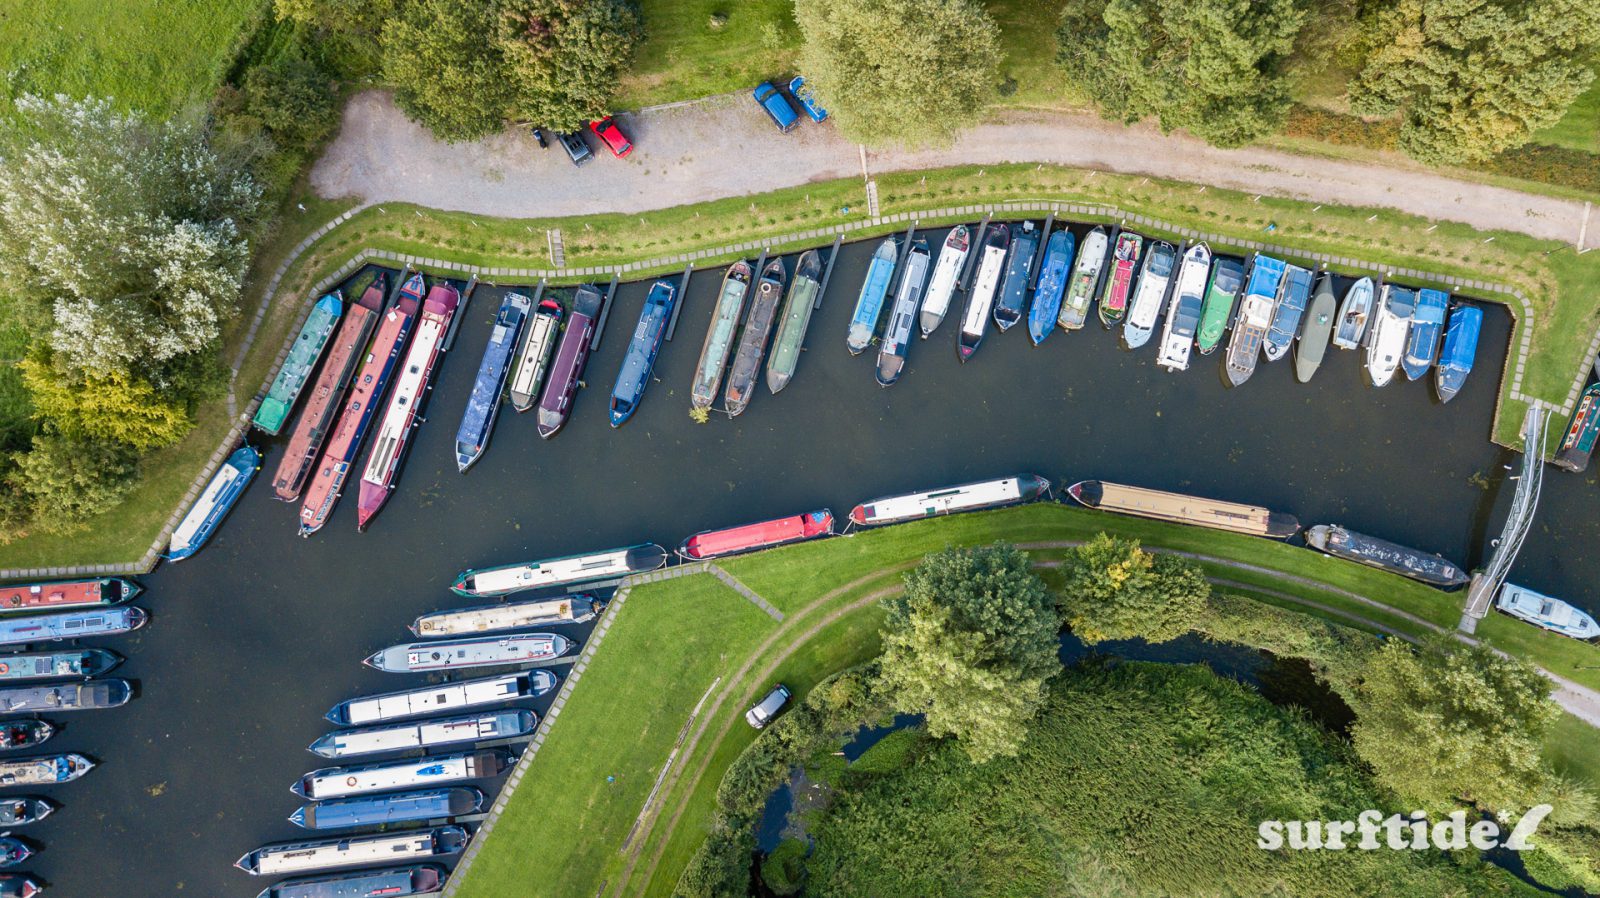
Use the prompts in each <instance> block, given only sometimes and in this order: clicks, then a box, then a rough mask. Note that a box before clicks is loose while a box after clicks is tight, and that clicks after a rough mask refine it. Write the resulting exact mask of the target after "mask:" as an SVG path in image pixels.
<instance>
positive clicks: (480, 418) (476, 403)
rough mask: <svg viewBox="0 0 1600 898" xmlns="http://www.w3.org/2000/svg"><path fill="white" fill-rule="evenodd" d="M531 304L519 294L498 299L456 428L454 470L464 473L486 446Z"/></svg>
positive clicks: (498, 412) (511, 294)
mask: <svg viewBox="0 0 1600 898" xmlns="http://www.w3.org/2000/svg"><path fill="white" fill-rule="evenodd" d="M532 305H533V300H531V299H529V298H528V297H526V296H523V295H522V294H521V293H507V294H506V295H505V298H504V299H502V300H501V301H500V311H498V312H496V313H495V316H494V327H493V328H492V329H490V331H489V342H488V343H487V344H486V345H485V346H484V347H483V358H482V359H480V360H479V362H478V375H477V376H476V377H474V378H473V380H472V393H471V394H469V395H468V396H467V408H466V410H465V411H463V412H462V413H461V424H460V425H459V426H457V427H456V470H458V471H460V472H461V473H463V474H465V473H466V471H467V469H468V468H470V467H472V464H473V462H476V461H477V460H478V459H480V458H482V457H483V450H485V449H487V448H489V437H490V435H491V434H493V433H494V422H495V419H496V418H498V417H499V416H500V394H502V393H504V392H505V389H506V378H507V377H509V376H510V374H511V354H512V353H513V352H515V351H516V349H517V338H518V337H520V336H522V325H523V323H524V322H526V321H527V320H528V309H529V308H530V307H531V306H532Z"/></svg>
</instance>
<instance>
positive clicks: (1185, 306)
mask: <svg viewBox="0 0 1600 898" xmlns="http://www.w3.org/2000/svg"><path fill="white" fill-rule="evenodd" d="M1210 270H1211V248H1210V247H1208V246H1206V245H1205V244H1204V243H1196V244H1195V245H1194V246H1191V247H1189V249H1188V251H1187V252H1185V253H1184V254H1183V265H1182V267H1180V268H1179V269H1178V283H1177V285H1176V286H1175V287H1174V288H1173V291H1172V304H1171V305H1170V306H1169V307H1168V308H1167V323H1166V324H1165V325H1163V326H1162V328H1161V351H1160V352H1159V353H1157V354H1156V364H1157V365H1159V366H1161V367H1163V368H1165V369H1167V370H1168V371H1187V370H1188V369H1189V353H1190V352H1191V351H1192V350H1193V349H1194V336H1195V332H1196V331H1198V330H1199V328H1200V310H1201V308H1202V307H1203V306H1204V304H1205V291H1206V273H1207V272H1209V271H1210Z"/></svg>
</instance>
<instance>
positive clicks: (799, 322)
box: [767, 249, 822, 396]
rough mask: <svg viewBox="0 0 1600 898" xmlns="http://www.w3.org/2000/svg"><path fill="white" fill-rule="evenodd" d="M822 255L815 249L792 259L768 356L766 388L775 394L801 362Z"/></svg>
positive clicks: (819, 289) (818, 286)
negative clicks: (792, 265)
mask: <svg viewBox="0 0 1600 898" xmlns="http://www.w3.org/2000/svg"><path fill="white" fill-rule="evenodd" d="M821 276H822V257H821V255H820V254H819V253H818V252H817V251H816V250H814V249H813V250H807V251H806V252H804V253H801V254H800V260H799V261H798V262H796V263H795V271H794V280H793V281H791V282H790V283H789V295H788V297H787V298H785V299H784V302H783V313H782V314H781V315H780V316H779V318H778V334H777V336H775V337H773V338H772V353H771V355H769V356H768V357H767V390H768V391H769V392H771V393H772V394H773V395H774V396H776V395H777V394H778V393H779V392H780V391H782V390H783V388H784V387H787V386H788V385H789V381H790V380H792V379H793V378H794V372H795V369H796V368H798V367H799V365H800V350H801V349H803V348H804V346H805V342H806V331H807V330H808V329H810V327H811V313H812V312H813V311H815V309H816V305H817V303H819V302H820V301H821V297H820V296H819V295H818V294H820V293H821V292H822V284H821V283H820V282H819V281H818V278H820V277H821Z"/></svg>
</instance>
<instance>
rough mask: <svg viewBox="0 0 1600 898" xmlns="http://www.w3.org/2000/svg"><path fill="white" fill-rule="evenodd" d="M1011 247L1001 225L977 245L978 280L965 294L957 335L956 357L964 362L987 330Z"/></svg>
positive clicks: (981, 340) (1009, 237)
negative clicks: (965, 300)
mask: <svg viewBox="0 0 1600 898" xmlns="http://www.w3.org/2000/svg"><path fill="white" fill-rule="evenodd" d="M1010 245H1011V229H1010V228H1008V227H1006V226H1005V225H1003V224H997V225H990V226H989V231H988V233H986V234H985V235H984V237H983V242H982V243H981V244H980V245H979V248H978V252H979V256H978V274H977V280H976V281H974V282H973V285H972V291H971V292H970V293H968V294H967V309H966V311H965V312H963V313H962V315H961V333H960V334H958V335H957V336H956V354H957V357H958V358H960V359H961V361H963V362H965V361H966V360H967V359H970V358H972V354H973V353H975V352H977V351H978V345H979V344H981V343H982V342H983V335H984V333H985V332H986V331H987V330H988V329H989V310H990V309H992V308H993V307H994V298H995V294H996V293H997V292H999V290H1000V278H1001V276H1002V275H1003V274H1004V273H1005V264H1006V247H1008V246H1010Z"/></svg>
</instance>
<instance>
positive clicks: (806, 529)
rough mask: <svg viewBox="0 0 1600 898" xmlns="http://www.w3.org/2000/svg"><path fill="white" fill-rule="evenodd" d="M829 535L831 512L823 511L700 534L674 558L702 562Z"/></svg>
mask: <svg viewBox="0 0 1600 898" xmlns="http://www.w3.org/2000/svg"><path fill="white" fill-rule="evenodd" d="M832 535H833V512H831V511H829V510H828V509H826V508H824V509H822V510H821V511H808V512H806V513H805V514H796V515H790V516H788V517H786V518H776V519H774V520H771V521H761V522H760V523H756V524H744V525H741V526H738V527H725V528H723V529H721V530H702V531H700V532H699V533H696V534H695V535H694V536H691V537H689V538H688V539H686V540H684V541H683V545H681V546H679V547H678V554H679V555H681V556H683V557H684V558H687V559H689V560H690V561H703V560H705V559H707V558H722V557H724V556H727V555H737V554H739V553H740V552H754V551H756V550H758V549H771V548H773V547H775V546H786V545H788V544H790V543H797V542H802V541H804V540H808V539H819V538H821V537H824V536H832Z"/></svg>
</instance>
